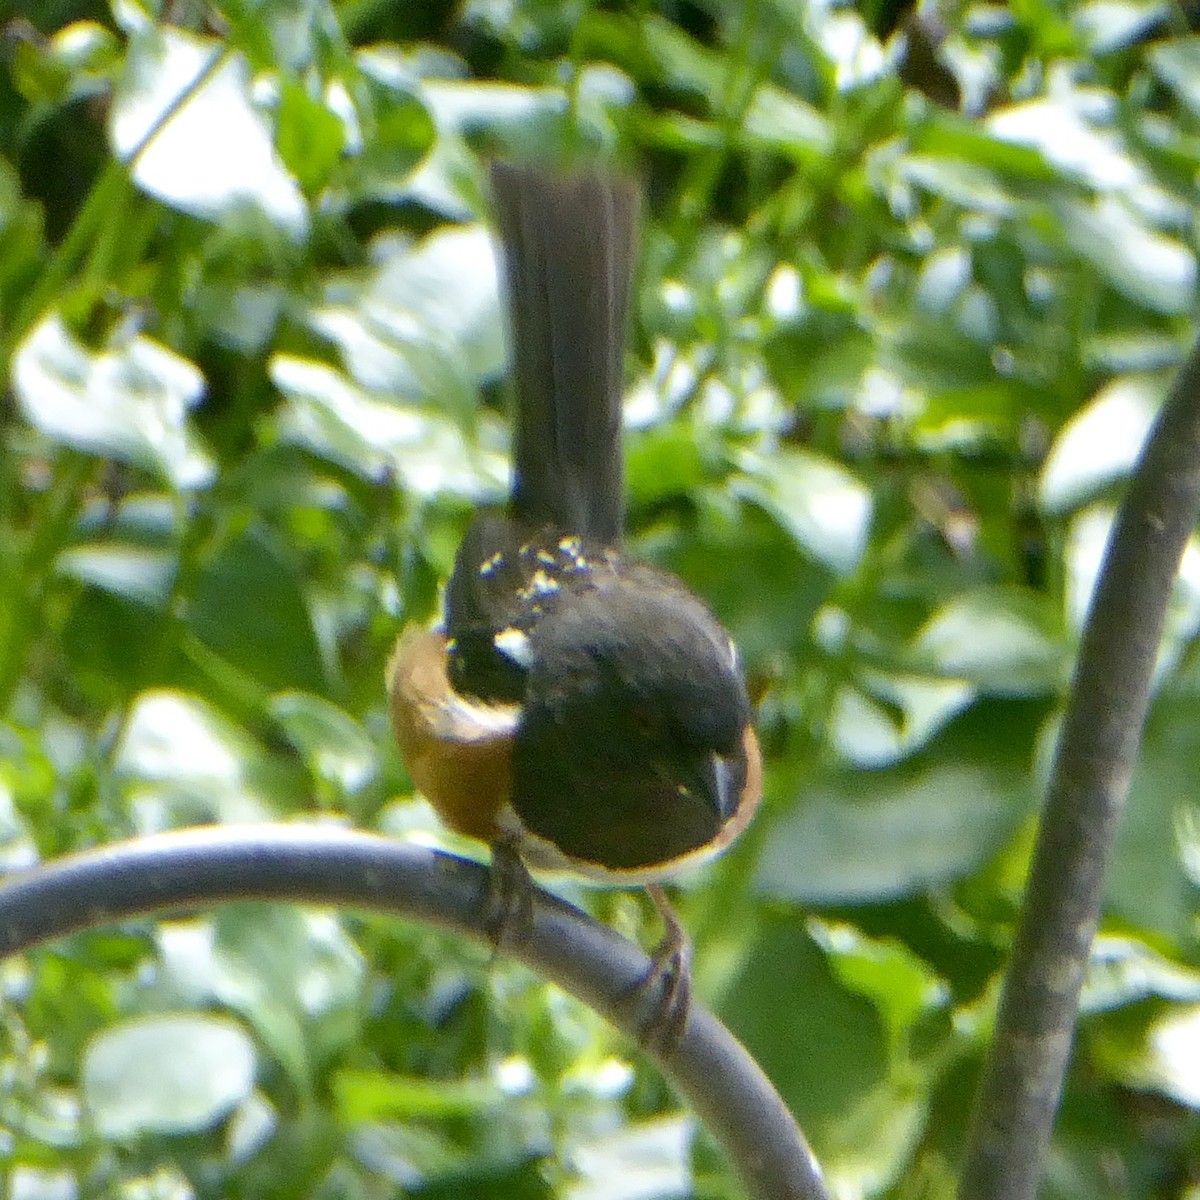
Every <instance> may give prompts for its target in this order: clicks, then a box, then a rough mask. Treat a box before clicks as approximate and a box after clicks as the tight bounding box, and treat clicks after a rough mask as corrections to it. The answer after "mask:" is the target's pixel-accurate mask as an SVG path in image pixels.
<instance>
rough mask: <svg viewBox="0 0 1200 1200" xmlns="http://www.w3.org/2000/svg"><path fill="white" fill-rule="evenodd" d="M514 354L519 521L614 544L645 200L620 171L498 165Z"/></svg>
mask: <svg viewBox="0 0 1200 1200" xmlns="http://www.w3.org/2000/svg"><path fill="white" fill-rule="evenodd" d="M492 185H493V189H494V193H495V200H496V210H497V216H498V220H499V225H500V231H501V236H502V238H503V242H504V250H505V261H506V267H507V271H506V274H507V279H508V290H509V297H510V307H511V311H512V333H513V350H514V356H515V360H516V376H517V405H516V418H515V422H514V425H515V431H514V448H513V465H514V480H513V492H512V512H513V516H514V517H516V518H517V520H519V521H520V522H522V523H524V524H528V525H530V526H535V527H537V526H546V525H549V526H553V527H554V528H556V529H558V530H561V531H563V532H564V533H574V534H580V535H582V536H584V537H588V538H594V539H596V540H598V541H602V542H604V543H606V544H612V545H615V544H616V543H617V542H618V541H619V539H620V536H621V527H622V524H623V521H624V484H623V471H622V463H621V390H622V372H623V365H624V357H625V326H626V320H627V313H628V308H629V297H630V290H631V283H632V275H633V264H634V255H635V252H636V250H635V244H636V240H637V218H638V207H639V203H638V201H639V196H638V190H637V188H636V186H635V185H634V184H633V183H632V182H631V181H630V180H628V179H626V178H623V177H621V176H617V175H612V174H604V173H601V172H599V171H596V170H587V171H580V172H576V173H572V174H559V173H555V172H552V171H547V170H545V169H543V168H537V167H527V166H514V165H511V164H505V163H497V164H495V165H494V167H493V169H492Z"/></svg>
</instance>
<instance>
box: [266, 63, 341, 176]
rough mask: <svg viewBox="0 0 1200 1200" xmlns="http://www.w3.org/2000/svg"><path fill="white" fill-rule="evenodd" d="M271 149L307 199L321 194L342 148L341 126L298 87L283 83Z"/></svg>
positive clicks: (333, 115)
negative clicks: (277, 151) (274, 147)
mask: <svg viewBox="0 0 1200 1200" xmlns="http://www.w3.org/2000/svg"><path fill="white" fill-rule="evenodd" d="M275 145H276V147H277V149H278V150H279V155H280V157H281V158H282V159H283V162H284V165H285V166H286V167H287V168H288V170H289V171H291V173H292V174H293V175H295V177H296V178H297V179H298V180H299V181H300V186H301V187H302V188H303V189H304V191H305V193H306V194H307V195H310V196H313V195H316V194H317V193H318V192H320V191H321V189H322V188H324V187H325V185H326V184H327V183H328V182H329V180H330V178H331V177H332V175H333V172H334V170H335V168H336V167H337V165H338V161H339V160H340V159H341V156H342V152H343V151H344V150H345V148H346V134H345V129H344V128H343V126H342V122H341V121H340V120H339V119H338V118H337V116H336V115H335V114H334V113H332V112H330V111H329V109H328V108H327V107H326V106H325V105H324V104H322V103H321V102H320V100H316V99H314V98H313V97H312V96H310V95H309V94H308V92H307V91H305V90H304V88H302V87H300V86H299V85H298V84H296V83H293V82H292V81H290V80H287V81H285V82H284V84H283V92H282V95H281V96H280V99H279V112H278V115H277V117H276V125H275Z"/></svg>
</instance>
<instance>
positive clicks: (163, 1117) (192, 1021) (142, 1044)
mask: <svg viewBox="0 0 1200 1200" xmlns="http://www.w3.org/2000/svg"><path fill="white" fill-rule="evenodd" d="M80 1075H81V1082H82V1087H83V1101H84V1104H85V1105H86V1107H87V1111H88V1116H89V1117H90V1119H91V1122H92V1125H93V1127H94V1128H95V1130H96V1132H97V1133H98V1134H99V1135H100V1136H101V1137H103V1138H106V1139H108V1140H110V1141H124V1140H126V1139H130V1138H135V1137H139V1136H142V1135H145V1134H182V1133H200V1132H204V1131H206V1130H209V1129H212V1128H213V1126H215V1125H216V1124H217V1123H218V1122H219V1121H222V1120H224V1119H225V1118H226V1117H227V1116H229V1114H230V1113H231V1112H232V1111H233V1110H234V1108H236V1107H237V1105H238V1104H240V1103H241V1102H242V1101H244V1100H246V1099H247V1098H248V1097H249V1095H250V1093H251V1091H252V1089H253V1087H254V1075H255V1053H254V1046H253V1044H252V1043H251V1041H250V1039H249V1038H248V1037H247V1036H246V1034H245V1032H244V1031H243V1030H242V1028H241V1027H240V1026H239V1025H237V1024H236V1023H235V1022H233V1021H230V1020H228V1019H225V1018H221V1017H205V1016H197V1015H191V1016H189V1015H185V1014H178V1015H164V1016H153V1017H143V1018H141V1019H139V1020H135V1021H126V1022H124V1023H123V1024H120V1025H117V1026H114V1027H113V1028H111V1029H108V1030H106V1031H104V1032H103V1033H101V1034H99V1035H98V1036H97V1037H95V1038H94V1039H93V1040H92V1042H91V1044H90V1045H89V1046H88V1048H87V1051H86V1053H85V1055H84V1059H83V1063H82V1067H81V1072H80Z"/></svg>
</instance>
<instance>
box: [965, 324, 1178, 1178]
mask: <svg viewBox="0 0 1200 1200" xmlns="http://www.w3.org/2000/svg"><path fill="white" fill-rule="evenodd" d="M1198 510H1200V343H1198V344H1197V345H1196V346H1195V347H1194V348H1193V349H1192V352H1191V354H1190V355H1189V357H1188V359H1187V361H1186V363H1185V364H1184V366H1183V368H1182V370H1181V371H1180V373H1179V377H1178V379H1177V380H1176V382H1175V386H1174V388H1173V389H1172V391H1171V395H1170V396H1169V398H1168V399H1167V401H1166V403H1165V404H1164V405H1163V408H1162V410H1161V411H1160V413H1159V415H1158V419H1157V420H1156V422H1155V425H1154V428H1153V430H1152V431H1151V434H1150V437H1149V439H1148V441H1147V443H1146V447H1145V449H1144V451H1143V453H1142V458H1141V461H1140V462H1139V463H1138V466H1137V468H1136V470H1135V472H1134V474H1133V477H1132V478H1131V480H1130V485H1129V490H1128V493H1127V495H1126V497H1125V502H1124V504H1122V506H1121V510H1120V513H1119V514H1118V517H1117V521H1116V524H1115V525H1114V526H1113V530H1112V534H1111V537H1110V539H1109V545H1108V552H1107V555H1106V558H1105V562H1104V567H1103V569H1102V571H1101V574H1100V580H1099V583H1098V585H1097V588H1096V594H1095V596H1094V598H1093V601H1092V607H1091V612H1090V614H1089V616H1088V621H1087V626H1086V628H1085V630H1084V635H1083V642H1082V645H1081V646H1080V652H1079V661H1078V663H1077V665H1076V669H1075V680H1074V686H1073V689H1072V694H1071V697H1070V699H1069V701H1068V704H1067V711H1066V715H1065V718H1064V721H1063V727H1062V733H1061V736H1060V739H1059V744H1058V752H1057V756H1056V759H1055V763H1054V770H1053V772H1052V775H1051V779H1050V786H1049V791H1048V795H1047V798H1046V806H1045V811H1044V813H1043V815H1042V822H1041V827H1040V829H1039V831H1038V838H1037V844H1036V847H1035V850H1034V856H1033V865H1032V868H1031V871H1030V876H1029V882H1028V885H1027V889H1026V894H1025V902H1024V904H1023V906H1022V911H1021V921H1020V925H1019V927H1018V930H1017V936H1016V942H1015V945H1014V948H1013V956H1012V961H1011V962H1010V964H1009V967H1008V974H1007V977H1006V978H1005V981H1004V992H1003V995H1002V998H1001V1001H1000V1011H999V1014H998V1017H997V1024H996V1031H995V1035H994V1037H993V1039H992V1044H991V1047H990V1049H989V1053H988V1057H987V1060H986V1062H985V1064H984V1071H983V1078H982V1080H981V1082H980V1087H979V1092H978V1094H977V1096H976V1100H975V1111H974V1115H973V1118H972V1124H971V1129H970V1133H969V1135H968V1139H967V1147H966V1155H965V1158H964V1169H963V1175H962V1180H961V1183H960V1186H959V1193H958V1194H959V1200H1033V1197H1034V1196H1035V1195H1036V1194H1037V1186H1038V1179H1039V1176H1040V1173H1041V1164H1042V1161H1043V1159H1044V1157H1045V1152H1046V1149H1047V1146H1048V1144H1049V1141H1050V1134H1051V1130H1052V1128H1053V1124H1054V1115H1055V1112H1056V1109H1057V1107H1058V1100H1059V1094H1060V1092H1061V1090H1062V1081H1063V1076H1064V1074H1065V1071H1066V1066H1067V1060H1068V1058H1069V1055H1070V1051H1071V1042H1072V1036H1073V1032H1074V1026H1075V1014H1076V1009H1077V1007H1078V1001H1079V991H1080V987H1081V985H1082V982H1083V976H1084V971H1085V969H1086V967H1087V962H1088V955H1089V953H1090V950H1091V944H1092V938H1093V936H1094V934H1095V932H1096V926H1097V923H1098V921H1099V913H1100V904H1101V900H1102V896H1103V885H1104V876H1105V871H1106V868H1107V866H1108V860H1109V857H1110V853H1111V849H1112V844H1113V838H1114V836H1115V833H1116V827H1117V821H1118V818H1119V817H1120V814H1121V808H1122V805H1123V804H1124V801H1125V796H1126V793H1127V792H1128V789H1129V779H1130V775H1131V774H1132V771H1133V766H1134V761H1135V759H1136V757H1137V751H1138V747H1139V744H1140V742H1141V735H1142V727H1143V724H1144V722H1145V717H1146V708H1147V704H1148V701H1149V694H1150V683H1151V679H1152V676H1153V672H1154V663H1155V658H1156V656H1157V652H1158V644H1159V639H1160V637H1161V635H1162V629H1163V621H1164V618H1165V615H1166V611H1167V604H1168V601H1169V600H1170V596H1171V589H1172V586H1173V584H1174V581H1175V575H1176V572H1177V571H1178V569H1179V561H1180V558H1181V557H1182V554H1183V550H1184V546H1185V545H1186V543H1187V539H1188V537H1189V535H1190V534H1191V532H1192V529H1193V527H1194V525H1195V523H1196V516H1197V511H1198Z"/></svg>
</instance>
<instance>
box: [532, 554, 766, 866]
mask: <svg viewBox="0 0 1200 1200" xmlns="http://www.w3.org/2000/svg"><path fill="white" fill-rule="evenodd" d="M531 651H532V661H531V664H530V670H529V677H528V684H527V691H526V696H525V700H524V704H523V707H522V715H521V722H520V725H519V728H518V731H517V737H516V745H515V752H514V763H513V767H514V776H513V785H514V786H513V807H514V809H515V810H516V813H517V815H518V817H519V818H520V820H521V822H522V824H523V825H524V826H525V828H526V829H527V830H528V831H529V832H531V833H533V834H534V835H535V836H536V837H538V838H540V839H543V840H544V841H547V842H549V843H551V844H552V845H553V846H555V847H557V848H558V850H560V851H561V852H562V853H563V854H564V855H565V856H566V857H567V858H569V859H571V860H575V862H576V865H578V864H580V863H582V864H593V865H595V866H596V867H597V868H599V870H598V872H597V873H599V874H604V875H607V874H612V875H616V876H628V877H635V876H636V877H637V878H646V879H649V878H657V877H660V876H661V875H662V874H665V873H669V871H670V870H671V869H673V868H674V867H677V866H678V865H680V864H681V862H684V861H691V860H692V859H695V858H701V857H706V856H707V855H708V854H711V853H714V852H716V851H717V850H719V849H721V848H722V847H723V846H724V845H725V844H727V842H728V841H730V840H732V837H733V836H735V835H736V833H737V832H739V831H740V829H741V828H742V827H743V826H744V824H745V823H746V822H747V821H748V820H749V817H750V814H751V812H752V811H753V809H754V807H755V805H756V803H757V800H758V794H759V791H760V790H761V789H760V764H759V761H758V745H757V742H756V741H755V739H754V734H753V730H752V728H751V725H750V704H749V700H748V699H747V695H746V686H745V682H744V680H743V678H742V672H741V669H740V666H739V664H738V660H737V654H736V652H735V650H734V648H733V644H732V642H731V641H730V639H729V636H728V635H727V634H726V633H725V631H724V630H723V629H722V628H721V626H720V624H719V623H718V622H717V620H716V618H715V617H714V616H713V615H712V613H711V612H709V610H708V609H707V608H706V607H705V606H704V605H703V604H702V603H701V602H700V601H699V600H698V599H696V597H694V596H693V595H692V594H691V593H690V592H688V591H687V590H686V589H685V588H684V587H683V585H682V584H681V583H680V582H679V581H677V580H675V579H674V578H673V577H672V576H669V575H665V574H663V573H661V572H658V571H654V570H653V569H651V568H648V567H634V568H630V569H628V570H627V571H624V572H621V573H619V574H617V575H616V576H615V577H613V578H611V579H607V580H604V581H603V582H602V583H598V584H596V585H594V586H586V587H581V588H579V589H577V590H576V589H572V590H570V591H568V592H565V593H564V594H563V596H562V597H561V600H560V601H559V602H558V603H557V604H556V605H554V607H553V608H552V609H551V610H550V611H548V612H547V613H546V615H545V616H544V617H543V618H542V620H541V621H540V623H539V625H538V627H537V629H536V631H535V633H534V634H533V636H532V639H531Z"/></svg>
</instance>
